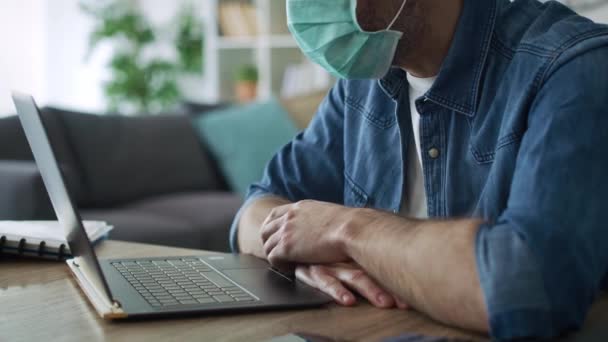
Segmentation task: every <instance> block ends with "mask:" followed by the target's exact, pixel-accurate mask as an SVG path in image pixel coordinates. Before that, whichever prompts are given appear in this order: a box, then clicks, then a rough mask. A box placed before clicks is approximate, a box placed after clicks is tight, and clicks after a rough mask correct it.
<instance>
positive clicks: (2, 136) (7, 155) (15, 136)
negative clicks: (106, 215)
mask: <svg viewBox="0 0 608 342" xmlns="http://www.w3.org/2000/svg"><path fill="white" fill-rule="evenodd" d="M41 115H42V121H43V123H44V125H45V128H46V131H47V134H48V137H49V140H50V142H51V145H52V146H53V151H54V152H55V156H56V157H57V160H58V162H59V163H60V165H61V167H62V169H63V170H69V171H70V172H69V177H68V175H66V174H65V172H64V176H66V178H67V181H66V182H67V185H68V188H69V189H70V192H71V194H72V196H73V197H74V200H75V201H76V202H81V200H82V199H83V198H84V196H85V193H84V189H83V180H82V178H81V170H80V166H79V165H78V162H77V159H76V156H75V154H74V150H73V148H72V146H71V144H70V142H69V140H68V139H67V137H66V131H65V126H64V123H63V121H62V118H61V116H60V115H58V112H57V110H56V109H54V108H51V107H47V108H42V109H41ZM0 160H14V161H32V160H34V157H33V155H32V150H31V149H30V146H29V144H28V142H27V139H26V138H25V132H24V131H23V128H22V127H21V123H20V122H19V118H18V117H17V116H9V117H6V118H0Z"/></svg>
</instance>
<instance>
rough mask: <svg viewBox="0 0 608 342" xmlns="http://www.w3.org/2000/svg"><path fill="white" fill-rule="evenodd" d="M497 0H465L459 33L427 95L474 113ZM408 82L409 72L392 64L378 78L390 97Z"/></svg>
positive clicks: (455, 107)
mask: <svg viewBox="0 0 608 342" xmlns="http://www.w3.org/2000/svg"><path fill="white" fill-rule="evenodd" d="M496 9H497V4H496V0H465V1H464V8H463V11H462V15H461V17H460V20H459V23H458V26H457V29H456V34H455V35H454V39H453V42H452V47H451V48H450V50H449V52H448V55H447V56H446V59H445V61H444V62H443V65H442V66H441V69H440V72H439V75H438V76H437V80H436V81H435V84H434V85H433V87H432V88H431V90H429V92H428V93H427V94H426V98H427V99H428V100H430V101H432V102H434V103H436V104H438V105H440V106H443V107H446V108H448V109H450V110H453V111H455V112H458V113H461V114H464V115H467V116H474V115H475V112H476V110H477V101H478V99H479V88H480V87H481V78H482V75H483V70H484V67H485V64H486V59H487V56H488V51H489V49H490V41H491V38H492V33H493V31H494V25H495V22H496V14H497V10H496ZM406 83H407V73H406V72H405V71H403V70H401V69H400V68H392V69H391V70H390V71H389V73H388V74H387V75H386V76H385V77H384V78H382V79H381V80H380V81H379V84H380V86H381V87H382V89H383V90H384V91H385V92H386V94H387V95H388V96H390V97H391V98H396V97H397V96H398V94H399V92H400V91H401V89H402V88H403V86H404V85H405V84H406Z"/></svg>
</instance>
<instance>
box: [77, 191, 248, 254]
mask: <svg viewBox="0 0 608 342" xmlns="http://www.w3.org/2000/svg"><path fill="white" fill-rule="evenodd" d="M241 204H242V200H241V198H240V196H238V195H235V194H231V193H227V192H199V193H181V194H174V195H166V196H160V197H155V198H150V199H146V200H144V201H140V202H137V203H134V204H132V205H129V206H128V207H125V208H122V209H114V210H94V211H91V210H87V211H85V212H84V217H86V218H87V219H99V220H105V221H108V222H109V223H110V224H112V225H114V226H115V232H112V235H111V236H110V237H111V238H112V239H120V240H129V241H137V242H147V243H155V244H163V245H171V246H178V247H187V248H199V249H205V250H214V251H221V252H228V251H230V248H229V243H228V239H229V230H230V224H231V223H232V220H233V218H234V216H235V215H236V212H237V211H238V209H239V207H240V206H241ZM186 239H187V240H186Z"/></svg>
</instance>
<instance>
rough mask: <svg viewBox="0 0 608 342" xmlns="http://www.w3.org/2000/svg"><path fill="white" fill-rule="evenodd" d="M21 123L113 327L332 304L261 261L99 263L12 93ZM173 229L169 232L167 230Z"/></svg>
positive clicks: (43, 136)
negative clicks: (123, 322)
mask: <svg viewBox="0 0 608 342" xmlns="http://www.w3.org/2000/svg"><path fill="white" fill-rule="evenodd" d="M13 101H14V103H15V107H16V108H17V112H18V114H19V118H20V120H21V124H22V126H23V129H24V131H25V134H26V137H27V140H28V142H29V144H30V147H31V149H32V152H33V154H34V159H35V160H36V163H37V165H38V168H39V170H40V173H41V175H42V179H43V181H44V185H45V187H46V190H47V192H48V194H49V197H50V199H51V202H52V204H53V208H54V209H55V213H56V214H57V218H58V220H59V223H60V225H61V226H62V227H63V228H64V229H65V236H66V240H67V242H68V245H69V247H70V251H71V253H72V256H73V258H72V259H69V260H67V261H66V262H67V264H68V266H69V268H70V270H71V272H72V274H73V275H74V277H75V279H76V281H77V283H78V284H79V286H80V288H81V289H82V291H83V292H84V294H85V295H86V297H87V298H88V299H89V301H90V302H91V304H92V305H93V307H94V308H95V310H96V311H97V312H98V313H99V315H100V316H101V317H103V318H104V319H108V320H118V319H130V318H147V317H170V316H183V315H198V314H212V313H220V312H222V313H227V312H251V311H258V310H270V309H294V308H307V307H318V306H321V305H323V304H326V303H329V302H331V299H330V298H329V297H328V296H326V295H324V294H322V293H321V292H319V291H318V290H316V289H314V288H312V287H309V286H307V285H306V284H304V283H301V282H299V281H297V280H295V279H292V278H290V277H287V276H285V275H283V274H281V273H279V272H277V271H275V270H274V269H272V268H271V267H270V265H269V264H268V263H267V262H265V261H263V260H260V259H257V258H255V257H251V256H247V255H236V254H234V255H233V254H224V253H211V254H201V255H192V256H188V257H171V256H166V257H160V258H159V257H154V258H137V259H98V258H97V256H96V254H95V250H94V249H93V248H92V246H91V241H90V240H89V238H88V237H87V235H86V233H85V230H84V228H83V223H82V220H81V218H80V214H79V213H78V211H77V209H76V208H75V207H74V204H73V201H72V197H71V196H70V194H69V191H68V190H67V188H66V186H65V180H64V177H63V175H62V173H61V171H60V168H59V165H58V163H57V159H56V158H55V155H54V153H53V149H52V147H51V143H50V141H49V139H48V136H47V132H46V130H45V127H44V124H43V122H42V119H41V116H40V111H39V110H38V107H37V105H36V103H35V101H34V99H33V98H32V97H31V96H29V95H23V94H13ZM167 228H170V227H167Z"/></svg>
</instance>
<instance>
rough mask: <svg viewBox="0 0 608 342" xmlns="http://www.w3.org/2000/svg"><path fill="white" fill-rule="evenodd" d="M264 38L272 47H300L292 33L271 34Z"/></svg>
mask: <svg viewBox="0 0 608 342" xmlns="http://www.w3.org/2000/svg"><path fill="white" fill-rule="evenodd" d="M262 40H263V41H264V43H265V44H267V45H268V46H269V47H270V48H298V44H297V43H296V41H295V39H293V37H292V36H291V35H288V34H285V35H271V36H267V37H262Z"/></svg>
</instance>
